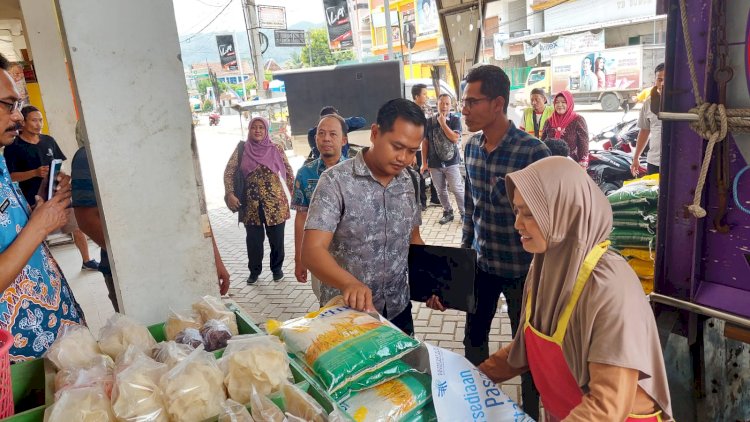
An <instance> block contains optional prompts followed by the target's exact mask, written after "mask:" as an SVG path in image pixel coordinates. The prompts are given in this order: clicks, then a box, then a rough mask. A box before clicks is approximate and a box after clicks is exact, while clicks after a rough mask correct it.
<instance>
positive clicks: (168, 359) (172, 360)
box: [151, 341, 194, 369]
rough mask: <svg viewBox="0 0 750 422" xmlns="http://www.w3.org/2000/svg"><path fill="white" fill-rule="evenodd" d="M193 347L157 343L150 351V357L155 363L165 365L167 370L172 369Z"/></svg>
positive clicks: (168, 342)
mask: <svg viewBox="0 0 750 422" xmlns="http://www.w3.org/2000/svg"><path fill="white" fill-rule="evenodd" d="M193 349H194V348H193V347H190V346H189V345H187V344H180V343H177V342H174V341H164V342H161V343H158V344H157V345H156V346H154V348H153V349H151V357H152V358H154V360H155V361H157V362H161V363H163V364H166V365H167V367H168V368H169V369H172V368H174V366H175V365H177V364H178V363H180V361H182V360H183V359H185V358H186V357H188V355H189V354H190V353H191V352H192V351H193Z"/></svg>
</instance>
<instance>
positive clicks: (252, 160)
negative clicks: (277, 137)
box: [240, 117, 286, 179]
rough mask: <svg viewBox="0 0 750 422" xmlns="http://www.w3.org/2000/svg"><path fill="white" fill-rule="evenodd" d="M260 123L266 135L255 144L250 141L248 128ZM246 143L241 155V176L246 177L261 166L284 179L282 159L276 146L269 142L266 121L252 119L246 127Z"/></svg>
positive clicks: (257, 118)
mask: <svg viewBox="0 0 750 422" xmlns="http://www.w3.org/2000/svg"><path fill="white" fill-rule="evenodd" d="M257 121H260V122H262V123H263V125H264V126H265V127H266V135H265V137H264V138H263V140H262V141H260V142H256V141H254V140H252V139H250V128H251V127H253V123H255V122H257ZM247 129H248V130H247V141H246V142H245V149H244V151H243V153H242V166H241V167H240V170H242V174H243V175H244V176H245V177H247V176H248V175H249V174H250V173H252V172H254V171H255V169H257V168H258V166H260V165H262V166H265V167H267V168H268V169H269V170H271V171H272V172H274V174H278V175H279V176H280V177H281V178H282V179H286V166H285V165H284V157H282V156H281V152H280V151H279V149H278V147H277V146H276V144H274V143H273V141H271V137H270V135H269V134H268V120H266V119H264V118H262V117H253V119H252V120H250V124H249V125H247Z"/></svg>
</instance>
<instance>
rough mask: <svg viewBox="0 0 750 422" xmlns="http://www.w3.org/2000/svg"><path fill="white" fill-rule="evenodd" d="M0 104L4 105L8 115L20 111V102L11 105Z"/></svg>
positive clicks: (8, 103)
mask: <svg viewBox="0 0 750 422" xmlns="http://www.w3.org/2000/svg"><path fill="white" fill-rule="evenodd" d="M0 104H2V105H4V106H5V108H6V109H7V110H8V113H9V114H13V112H15V111H18V110H20V109H21V105H23V101H22V100H16V101H14V102H12V103H10V102H8V101H3V100H0Z"/></svg>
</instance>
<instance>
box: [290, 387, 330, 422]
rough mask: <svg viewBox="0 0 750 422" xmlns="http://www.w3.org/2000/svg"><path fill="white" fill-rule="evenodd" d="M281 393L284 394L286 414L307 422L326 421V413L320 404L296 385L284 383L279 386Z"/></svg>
mask: <svg viewBox="0 0 750 422" xmlns="http://www.w3.org/2000/svg"><path fill="white" fill-rule="evenodd" d="M281 394H282V395H283V396H284V403H285V405H286V409H285V410H286V413H287V414H290V415H292V416H296V417H298V418H300V419H302V420H304V421H308V422H325V421H326V419H327V418H326V413H325V411H324V410H323V408H322V407H320V404H318V402H316V401H315V399H313V398H312V397H310V395H309V394H307V393H305V392H304V391H302V390H300V389H299V387H297V386H296V385H294V384H291V383H288V382H287V383H284V385H282V386H281Z"/></svg>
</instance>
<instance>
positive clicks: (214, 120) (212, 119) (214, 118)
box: [208, 112, 221, 126]
mask: <svg viewBox="0 0 750 422" xmlns="http://www.w3.org/2000/svg"><path fill="white" fill-rule="evenodd" d="M220 119H221V115H220V114H219V113H216V112H214V113H211V114H209V115H208V125H209V126H218V125H219V120H220Z"/></svg>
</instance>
